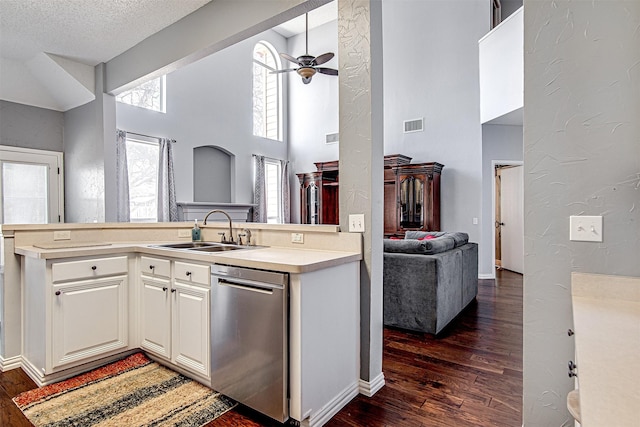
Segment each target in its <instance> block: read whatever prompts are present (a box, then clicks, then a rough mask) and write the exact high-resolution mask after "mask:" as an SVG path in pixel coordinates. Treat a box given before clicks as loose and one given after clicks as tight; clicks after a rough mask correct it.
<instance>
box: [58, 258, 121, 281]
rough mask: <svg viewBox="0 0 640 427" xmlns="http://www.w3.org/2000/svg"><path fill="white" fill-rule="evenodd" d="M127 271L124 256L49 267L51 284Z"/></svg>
mask: <svg viewBox="0 0 640 427" xmlns="http://www.w3.org/2000/svg"><path fill="white" fill-rule="evenodd" d="M128 269H129V268H128V261H127V257H126V256H121V257H112V258H96V259H87V260H83V261H69V262H56V263H53V264H52V265H51V280H52V281H53V282H63V281H66V280H76V279H89V278H93V277H102V276H112V275H115V274H121V273H127V271H128Z"/></svg>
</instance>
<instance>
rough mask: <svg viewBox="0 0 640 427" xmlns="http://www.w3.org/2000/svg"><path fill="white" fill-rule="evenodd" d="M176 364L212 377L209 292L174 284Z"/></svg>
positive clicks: (174, 357) (174, 349) (195, 287)
mask: <svg viewBox="0 0 640 427" xmlns="http://www.w3.org/2000/svg"><path fill="white" fill-rule="evenodd" d="M174 289H175V292H174V293H173V356H172V360H173V362H174V363H175V364H176V365H178V366H181V367H183V368H185V369H188V370H190V371H192V372H194V373H196V374H199V375H202V376H204V377H207V378H209V377H210V371H211V367H210V362H209V342H210V336H209V304H210V302H209V292H210V289H209V288H204V287H199V286H193V285H188V284H186V283H181V282H177V281H176V282H174Z"/></svg>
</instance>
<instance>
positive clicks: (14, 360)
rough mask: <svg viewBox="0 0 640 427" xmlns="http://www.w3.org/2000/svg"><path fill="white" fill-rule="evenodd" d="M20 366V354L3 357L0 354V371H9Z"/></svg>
mask: <svg viewBox="0 0 640 427" xmlns="http://www.w3.org/2000/svg"><path fill="white" fill-rule="evenodd" d="M21 367H22V356H13V357H8V358H6V359H5V358H4V357H2V356H0V372H6V371H10V370H12V369H16V368H21Z"/></svg>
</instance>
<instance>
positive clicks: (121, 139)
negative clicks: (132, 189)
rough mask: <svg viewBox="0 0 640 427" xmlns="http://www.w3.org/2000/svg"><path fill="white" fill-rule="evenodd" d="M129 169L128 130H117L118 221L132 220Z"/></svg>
mask: <svg viewBox="0 0 640 427" xmlns="http://www.w3.org/2000/svg"><path fill="white" fill-rule="evenodd" d="M130 215H131V208H130V206H129V171H128V169H127V132H125V131H123V130H120V129H118V130H116V221H118V222H129V221H130V220H131V216H130Z"/></svg>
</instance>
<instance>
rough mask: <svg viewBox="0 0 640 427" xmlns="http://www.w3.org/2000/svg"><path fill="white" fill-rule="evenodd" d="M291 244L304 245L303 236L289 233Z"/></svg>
mask: <svg viewBox="0 0 640 427" xmlns="http://www.w3.org/2000/svg"><path fill="white" fill-rule="evenodd" d="M291 243H304V234H303V233H291Z"/></svg>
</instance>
